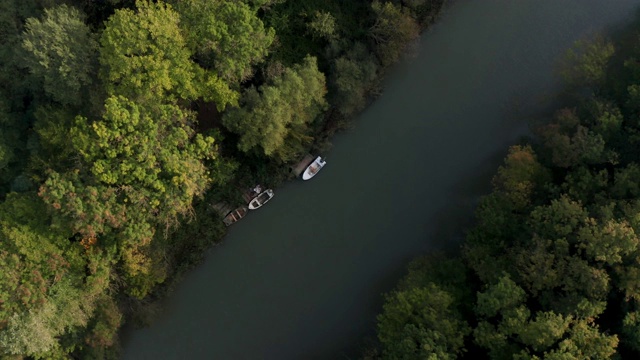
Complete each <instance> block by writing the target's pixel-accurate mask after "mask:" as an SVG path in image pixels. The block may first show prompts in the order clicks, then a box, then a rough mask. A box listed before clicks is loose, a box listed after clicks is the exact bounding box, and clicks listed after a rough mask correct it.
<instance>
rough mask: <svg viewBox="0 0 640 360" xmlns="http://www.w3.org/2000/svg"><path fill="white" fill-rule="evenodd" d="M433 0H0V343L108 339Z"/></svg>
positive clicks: (82, 345)
mask: <svg viewBox="0 0 640 360" xmlns="http://www.w3.org/2000/svg"><path fill="white" fill-rule="evenodd" d="M444 3H445V0H402V1H399V0H398V1H378V0H376V1H370V0H353V1H341V0H327V1H313V0H296V1H294V0H290V1H286V0H166V1H164V2H163V1H150V0H139V1H134V0H4V1H1V2H0V34H1V35H0V129H1V131H0V201H1V203H0V357H2V358H8V359H11V358H15V359H20V358H25V357H27V358H47V359H62V358H69V357H72V358H83V359H89V358H114V357H117V356H118V330H119V329H120V327H121V326H122V325H123V323H124V322H125V321H129V322H134V323H145V321H147V320H148V319H149V318H150V316H151V315H152V314H153V312H154V309H155V308H156V306H155V304H156V301H157V299H159V298H160V297H161V296H163V294H166V292H167V291H170V290H171V287H172V284H173V283H175V281H177V279H179V278H180V275H181V274H182V273H184V271H185V270H186V269H188V268H189V267H191V266H193V264H195V263H197V262H198V261H200V260H201V257H202V253H203V251H202V250H204V249H205V248H207V247H208V246H210V245H211V244H213V243H215V242H217V241H220V239H221V238H222V236H223V234H224V226H223V224H222V222H221V219H220V217H219V216H218V215H217V214H216V213H214V212H213V211H212V210H211V207H210V204H211V203H214V202H217V201H225V202H229V203H234V202H236V203H237V202H239V198H240V194H241V192H242V191H243V189H245V188H247V187H249V186H252V185H254V184H256V183H262V184H265V185H268V186H275V185H278V184H279V183H281V182H282V181H284V180H286V179H287V178H288V177H290V173H289V166H290V165H291V163H294V162H296V161H298V160H299V159H300V157H301V156H302V155H303V154H305V153H307V152H309V151H316V152H317V151H321V150H323V149H326V148H327V147H328V146H329V142H328V139H329V138H330V136H331V135H332V134H333V133H334V132H335V131H337V130H340V129H342V128H344V127H346V126H349V119H350V117H351V116H352V115H354V114H355V113H357V112H358V111H360V110H361V109H363V108H364V107H365V106H366V104H367V102H368V101H369V100H370V99H371V98H372V96H375V94H377V93H378V92H379V82H380V79H381V78H382V76H383V75H384V73H385V70H386V69H387V68H388V66H389V65H391V64H393V63H394V62H395V61H397V60H398V58H399V57H400V55H401V54H402V53H403V52H404V49H405V48H406V47H407V45H410V44H411V43H412V42H413V41H414V40H415V39H416V38H417V36H418V34H419V32H420V31H421V30H422V29H424V28H426V27H427V26H428V25H429V24H431V23H432V22H433V21H434V18H435V17H436V16H437V14H438V13H439V11H440V10H441V8H442V6H443V5H444Z"/></svg>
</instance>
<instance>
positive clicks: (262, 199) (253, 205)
mask: <svg viewBox="0 0 640 360" xmlns="http://www.w3.org/2000/svg"><path fill="white" fill-rule="evenodd" d="M272 197H273V190H271V189H267V190H265V191H263V192H261V193H260V194H259V195H258V196H256V197H254V198H253V199H251V201H250V202H249V210H255V209H257V208H259V207H260V206H262V205H264V204H266V203H267V201H269V200H271V198H272Z"/></svg>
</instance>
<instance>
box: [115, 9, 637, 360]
mask: <svg viewBox="0 0 640 360" xmlns="http://www.w3.org/2000/svg"><path fill="white" fill-rule="evenodd" d="M291 1H294V0H291ZM637 6H638V1H637V0H483V1H478V0H475V1H471V0H467V1H457V2H455V3H454V4H453V5H452V6H451V7H450V9H449V10H448V11H447V12H446V13H445V14H444V16H443V17H442V19H441V21H439V23H438V24H437V25H436V26H435V27H433V29H432V30H431V31H429V32H428V33H426V34H424V35H423V36H422V38H421V42H420V44H419V47H418V49H417V50H416V54H414V55H415V56H414V57H412V58H411V59H408V60H407V61H404V62H403V63H402V64H400V65H399V66H398V67H397V68H396V69H395V70H394V71H392V73H391V74H390V76H389V77H388V80H387V81H386V85H385V89H386V90H385V92H384V94H383V95H382V96H381V97H380V98H379V99H378V100H377V101H376V102H375V103H374V104H372V106H371V107H369V108H368V109H367V110H366V111H365V112H364V113H363V114H362V115H361V116H360V117H359V118H358V119H357V120H356V126H355V128H354V129H353V130H350V131H348V132H346V133H343V134H340V135H339V136H337V137H336V138H335V139H334V140H335V141H334V147H333V149H332V150H331V151H330V153H328V154H325V155H327V158H328V162H327V165H326V166H325V167H324V169H323V170H322V171H321V172H320V173H319V174H318V175H317V176H316V177H315V178H313V179H312V180H311V181H306V182H303V181H301V180H299V181H295V182H293V183H290V184H287V185H286V186H284V187H283V188H280V189H277V190H276V196H275V197H274V198H273V199H272V200H271V201H270V202H269V204H268V205H266V206H265V207H264V208H261V209H259V210H257V211H253V212H251V213H250V214H248V215H247V217H246V218H245V219H243V220H242V221H241V222H239V223H238V224H236V225H234V226H233V227H232V228H231V230H230V232H229V234H228V236H227V237H226V238H225V241H224V244H223V245H221V246H218V247H216V248H214V249H212V250H211V251H210V252H209V254H208V255H207V258H206V261H205V262H204V263H203V264H202V265H201V266H199V267H198V268H197V269H196V270H194V271H193V272H192V273H191V274H189V275H188V276H187V277H186V278H185V280H184V282H183V283H182V284H181V285H180V286H179V287H178V288H177V290H176V292H175V294H174V295H173V296H172V297H171V298H170V299H168V301H167V306H166V309H165V311H164V313H163V315H162V316H161V318H160V319H159V320H158V321H157V322H156V323H155V324H154V325H153V326H151V327H150V328H146V329H140V330H136V331H134V332H132V333H131V334H130V335H129V336H127V339H126V340H125V349H124V358H125V359H278V360H283V359H336V358H347V355H353V354H355V353H357V344H358V342H359V341H360V340H361V339H362V338H364V337H366V336H374V329H375V315H376V313H378V312H380V310H381V303H382V298H381V296H380V295H381V293H383V292H386V291H389V290H390V289H392V287H393V286H394V285H395V283H396V281H397V280H398V278H399V277H400V276H401V275H402V273H403V269H404V268H405V266H406V264H407V262H408V261H409V260H410V259H411V258H412V257H415V256H416V255H419V254H422V253H425V252H429V251H433V250H434V249H440V248H443V247H447V246H455V245H457V244H459V242H460V239H461V237H462V230H461V227H462V226H461V225H462V224H467V223H468V220H469V218H470V215H471V214H472V211H473V205H474V203H475V201H476V200H477V197H478V196H479V195H480V194H482V193H484V192H486V191H488V189H489V183H490V177H491V174H492V173H493V172H494V171H495V170H496V168H497V166H498V165H499V161H500V159H501V158H502V157H503V156H504V155H505V153H506V149H507V146H508V145H509V144H512V143H513V142H514V141H516V139H517V138H518V136H520V135H521V134H523V133H524V132H525V131H526V121H527V119H528V118H531V117H532V116H536V115H537V114H539V113H540V112H541V111H544V110H545V109H547V108H548V107H549V104H550V99H552V97H553V95H554V94H555V92H556V91H557V90H558V79H557V77H556V76H555V75H554V71H553V70H554V67H555V64H556V61H557V59H558V57H559V56H560V55H561V54H562V53H563V52H564V51H565V49H566V48H568V47H569V46H570V45H571V44H572V43H573V41H575V40H576V39H579V38H581V37H584V36H586V35H588V34H592V33H593V32H596V31H604V30H607V29H609V27H610V26H612V25H620V24H621V22H622V21H623V20H625V19H627V18H629V17H630V15H631V14H632V13H633V12H634V11H635V10H636V8H637Z"/></svg>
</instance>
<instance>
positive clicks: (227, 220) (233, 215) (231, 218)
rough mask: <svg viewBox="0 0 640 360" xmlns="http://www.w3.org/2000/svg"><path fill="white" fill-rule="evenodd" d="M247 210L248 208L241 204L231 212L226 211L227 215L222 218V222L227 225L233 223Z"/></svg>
mask: <svg viewBox="0 0 640 360" xmlns="http://www.w3.org/2000/svg"><path fill="white" fill-rule="evenodd" d="M247 211H249V210H248V209H247V207H246V206H241V207H239V208H237V209H235V210H233V211H232V212H230V213H228V214H227V216H225V217H224V219H222V222H224V224H225V225H227V226H229V225H231V224H233V223H235V222H236V221H238V220H240V219H242V218H243V217H244V216H245V215H246V214H247Z"/></svg>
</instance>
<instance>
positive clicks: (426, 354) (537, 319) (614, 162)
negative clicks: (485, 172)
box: [362, 14, 640, 360]
mask: <svg viewBox="0 0 640 360" xmlns="http://www.w3.org/2000/svg"><path fill="white" fill-rule="evenodd" d="M639 15H640V14H636V17H635V20H634V21H633V23H632V24H630V25H629V26H628V27H627V28H626V29H625V30H624V31H621V32H619V33H618V34H614V35H613V36H612V38H611V39H609V38H606V37H604V36H598V35H596V36H593V37H592V38H590V39H584V40H581V41H578V42H577V43H576V44H575V46H574V47H573V48H572V49H570V50H569V51H568V53H567V54H566V56H565V57H564V59H563V61H562V65H561V66H560V69H561V72H562V75H563V77H564V79H565V82H566V90H565V92H564V94H563V95H562V96H561V99H560V103H562V104H563V106H562V107H560V108H558V109H557V111H556V112H555V113H554V114H552V115H550V116H549V117H548V118H547V119H544V120H541V121H538V122H536V123H534V124H531V127H532V130H533V135H532V136H531V137H530V138H528V139H525V140H523V141H522V143H521V144H518V145H514V146H512V147H511V148H510V149H509V152H508V155H507V156H506V158H505V159H504V163H503V165H502V166H500V168H499V169H498V170H497V173H496V175H495V176H494V178H493V181H492V184H493V191H492V192H491V193H490V194H488V195H486V196H484V197H483V198H482V200H481V201H480V203H479V205H478V207H477V209H476V211H475V224H474V226H473V227H472V228H471V229H469V230H468V231H467V234H466V239H465V240H464V242H463V244H462V246H461V249H460V251H459V252H458V253H456V254H431V255H427V256H423V257H420V258H417V259H415V260H414V261H413V262H411V264H410V265H409V266H408V272H407V274H406V275H405V277H404V278H403V279H402V280H401V281H400V282H399V284H398V285H397V287H396V289H394V290H393V291H391V292H390V293H388V294H386V296H385V304H384V306H383V310H382V313H381V314H380V315H379V316H378V319H377V320H378V329H377V330H378V331H377V337H378V339H377V340H378V343H377V345H376V346H371V347H370V348H369V349H367V350H365V351H364V352H363V354H362V358H363V359H378V358H384V359H455V358H468V359H485V358H486V359H523V360H524V359H609V358H614V359H616V358H619V359H626V358H637V357H638V354H639V353H640V238H639V234H640V217H639V214H640V187H639V185H638V184H640V147H639V141H640V137H639V136H638V134H640V60H639V59H640V16H639Z"/></svg>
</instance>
